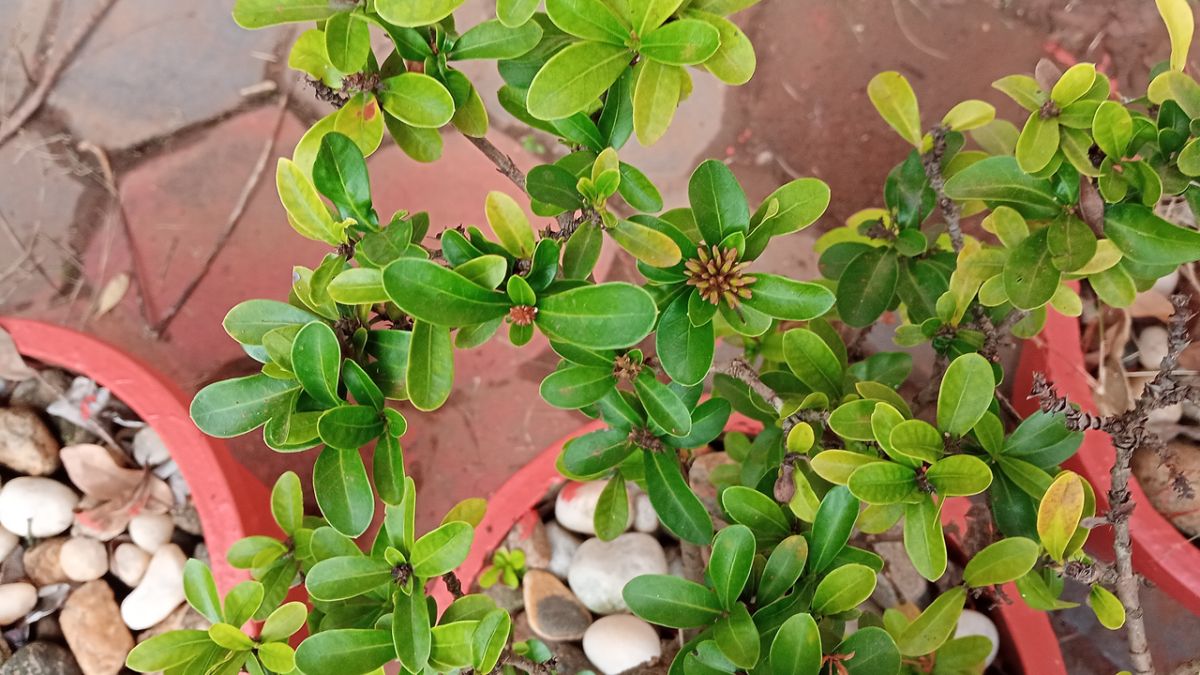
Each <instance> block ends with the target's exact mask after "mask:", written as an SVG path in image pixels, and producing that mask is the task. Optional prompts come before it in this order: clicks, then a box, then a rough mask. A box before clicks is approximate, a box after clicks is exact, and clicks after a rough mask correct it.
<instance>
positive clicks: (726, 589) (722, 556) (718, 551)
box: [707, 524, 755, 610]
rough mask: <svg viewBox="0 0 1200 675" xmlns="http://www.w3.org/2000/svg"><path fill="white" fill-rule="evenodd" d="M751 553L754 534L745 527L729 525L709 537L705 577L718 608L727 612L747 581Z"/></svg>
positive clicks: (735, 601) (753, 547) (751, 560)
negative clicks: (709, 546)
mask: <svg viewBox="0 0 1200 675" xmlns="http://www.w3.org/2000/svg"><path fill="white" fill-rule="evenodd" d="M754 550H755V544H754V533H753V532H751V531H750V528H748V527H746V526H745V525H736V524H735V525H730V526H729V527H726V528H723V529H722V530H721V531H720V532H718V533H717V536H716V537H714V538H713V542H712V552H711V553H710V554H709V560H708V569H707V574H708V579H709V581H710V582H711V583H712V586H713V589H714V590H715V591H716V593H717V597H718V598H719V599H720V601H721V606H722V607H724V608H725V609H727V610H729V609H732V608H733V606H734V605H735V604H736V603H737V600H738V597H739V596H741V594H742V590H743V589H745V587H746V581H747V580H749V579H750V567H751V564H752V563H753V562H754Z"/></svg>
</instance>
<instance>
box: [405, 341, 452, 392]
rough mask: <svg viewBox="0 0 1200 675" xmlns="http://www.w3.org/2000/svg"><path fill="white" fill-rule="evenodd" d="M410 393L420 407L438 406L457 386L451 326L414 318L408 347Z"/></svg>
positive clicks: (407, 380) (408, 383)
mask: <svg viewBox="0 0 1200 675" xmlns="http://www.w3.org/2000/svg"><path fill="white" fill-rule="evenodd" d="M406 382H407V387H408V397H409V400H411V401H412V404H413V406H414V407H415V408H416V409H417V410H426V411H428V410H437V409H438V408H440V407H442V404H443V403H445V402H446V399H448V398H449V397H450V390H451V389H452V388H453V387H454V345H453V344H452V343H451V341H450V329H449V328H447V327H446V326H435V325H433V324H431V323H429V322H426V321H415V322H413V330H412V340H411V342H410V343H409V351H408V376H407V378H406Z"/></svg>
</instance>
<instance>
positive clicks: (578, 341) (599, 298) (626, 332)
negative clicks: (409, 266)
mask: <svg viewBox="0 0 1200 675" xmlns="http://www.w3.org/2000/svg"><path fill="white" fill-rule="evenodd" d="M385 280H386V277H385ZM657 314H658V310H657V308H656V307H655V305H654V299H653V298H651V297H650V294H649V293H647V292H646V291H644V290H642V289H641V288H638V287H637V286H634V285H632V284H627V283H623V282H610V283H604V284H596V285H594V286H581V287H578V288H573V289H571V290H568V291H563V292H561V293H555V294H553V295H548V296H546V297H543V298H541V299H540V301H539V302H538V313H537V319H536V324H537V326H538V328H540V329H541V330H542V331H543V332H544V333H546V335H547V336H549V337H551V338H553V339H556V340H561V341H563V342H569V343H572V344H575V345H578V346H580V347H586V348H589V349H621V348H624V347H628V346H630V345H634V344H637V343H638V342H640V341H641V340H642V339H643V338H645V337H646V336H647V335H649V334H650V330H651V328H652V327H653V326H654V320H655V318H656V316H657Z"/></svg>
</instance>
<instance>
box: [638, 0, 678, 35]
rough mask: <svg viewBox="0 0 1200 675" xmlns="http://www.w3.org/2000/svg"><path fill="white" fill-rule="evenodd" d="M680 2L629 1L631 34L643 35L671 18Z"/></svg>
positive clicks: (659, 0)
mask: <svg viewBox="0 0 1200 675" xmlns="http://www.w3.org/2000/svg"><path fill="white" fill-rule="evenodd" d="M681 4H683V3H682V2H681V0H645V2H636V3H630V5H629V14H630V18H631V19H632V22H633V34H634V35H637V36H639V37H645V36H646V35H647V34H648V33H650V32H651V31H653V30H654V29H655V28H658V27H659V26H661V25H663V22H665V21H666V20H667V19H669V18H671V15H672V14H674V13H675V11H676V10H677V9H679V6H680V5H681Z"/></svg>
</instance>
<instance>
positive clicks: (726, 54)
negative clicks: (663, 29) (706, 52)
mask: <svg viewBox="0 0 1200 675" xmlns="http://www.w3.org/2000/svg"><path fill="white" fill-rule="evenodd" d="M685 16H687V17H688V18H691V19H699V20H700V21H703V22H705V23H707V24H708V25H710V26H712V27H713V28H716V29H717V32H718V34H719V35H720V42H721V44H720V47H719V48H718V49H717V52H716V53H715V54H713V55H712V57H711V58H709V59H708V60H707V61H705V62H704V68H705V70H707V71H708V72H710V73H712V74H713V75H714V76H715V77H716V78H717V79H718V80H720V81H722V82H724V83H725V84H731V85H735V86H736V85H739V84H745V83H747V82H749V81H750V78H751V77H753V76H754V70H755V68H756V67H757V65H758V59H757V57H756V56H755V54H754V45H753V44H752V43H751V42H750V38H748V37H746V34H745V33H744V32H742V29H741V28H739V27H738V25H737V24H735V23H734V22H732V21H730V20H729V19H726V18H725V17H722V16H719V15H717V14H712V13H709V12H701V11H698V10H695V9H691V10H689V11H688V12H686V14H685Z"/></svg>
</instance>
